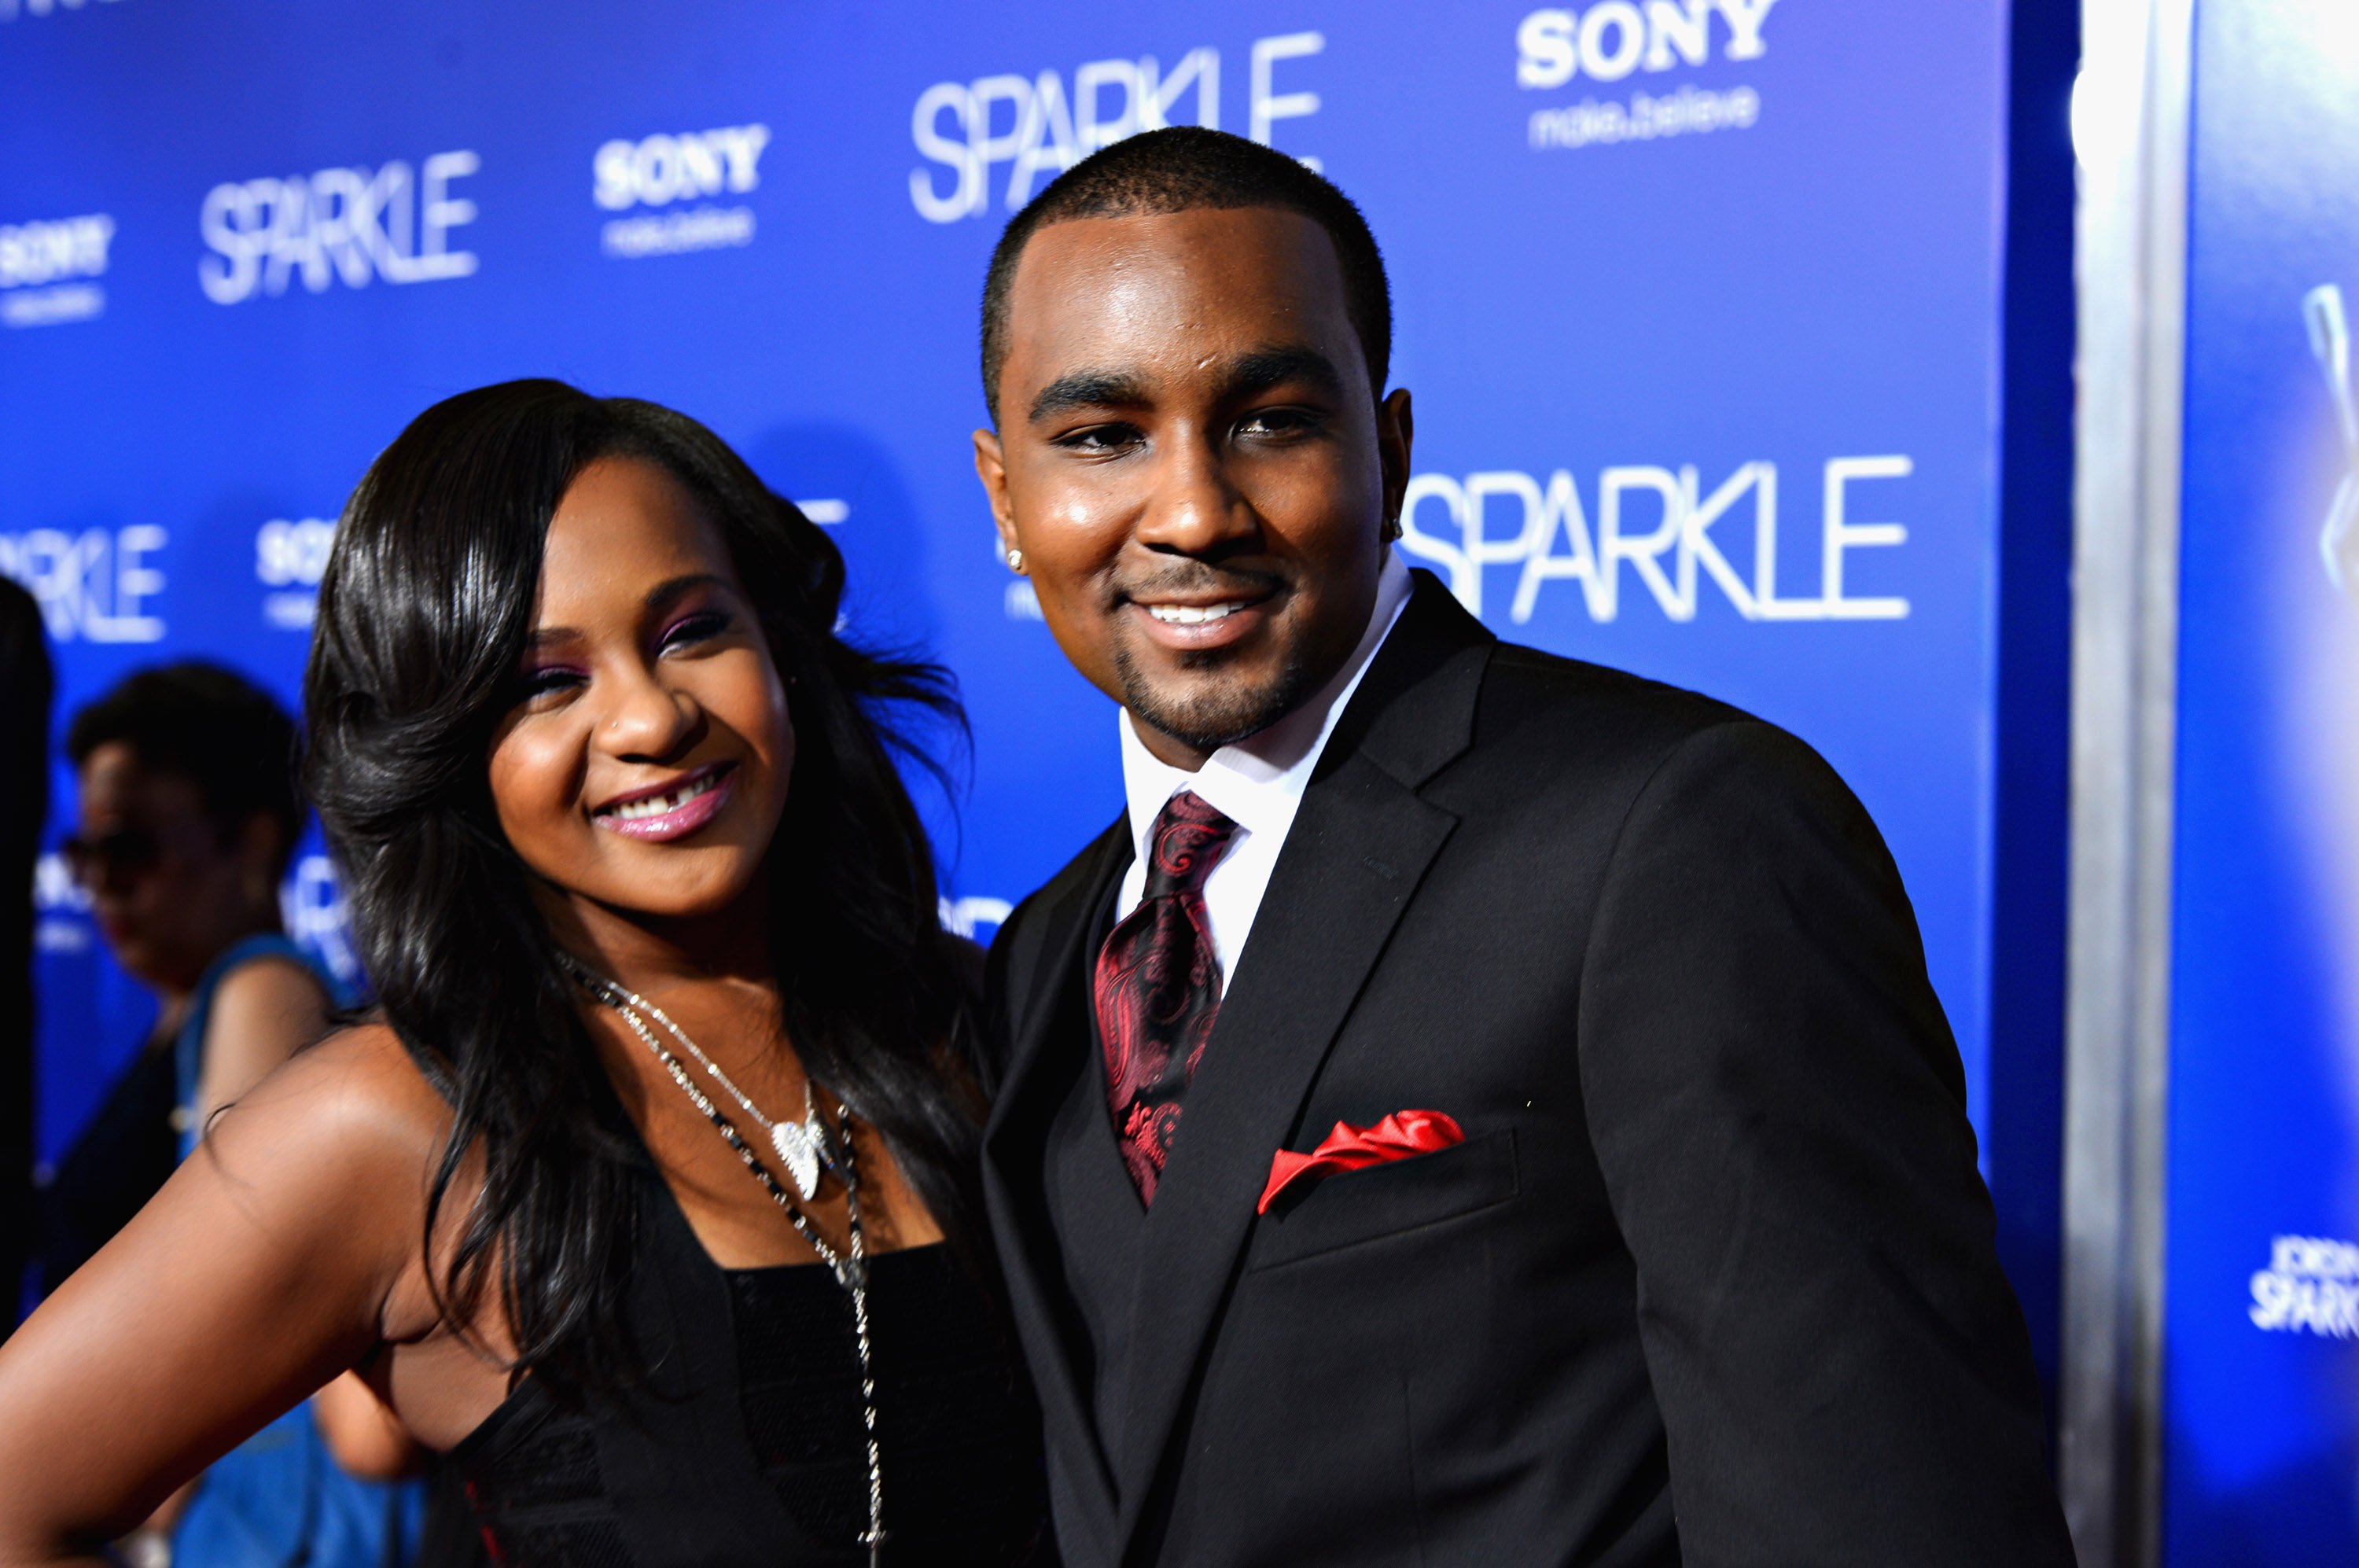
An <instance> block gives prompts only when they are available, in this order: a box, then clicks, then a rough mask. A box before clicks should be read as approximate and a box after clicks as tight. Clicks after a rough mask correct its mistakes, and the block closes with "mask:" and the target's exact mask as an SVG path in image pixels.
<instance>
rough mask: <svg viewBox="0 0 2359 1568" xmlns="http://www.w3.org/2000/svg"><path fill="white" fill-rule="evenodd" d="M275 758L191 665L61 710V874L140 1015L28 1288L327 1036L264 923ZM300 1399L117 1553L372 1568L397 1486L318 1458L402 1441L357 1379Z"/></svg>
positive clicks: (278, 874)
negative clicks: (212, 1126) (80, 895)
mask: <svg viewBox="0 0 2359 1568" xmlns="http://www.w3.org/2000/svg"><path fill="white" fill-rule="evenodd" d="M295 752H296V745H295V726H294V723H293V721H292V720H290V719H289V718H288V716H287V714H286V713H285V712H284V711H283V710H282V709H281V708H280V707H279V706H278V704H277V702H275V701H274V700H273V699H272V698H271V697H270V696H269V694H268V693H266V692H265V691H262V690H260V689H259V688H258V687H256V686H255V685H254V684H253V683H252V682H251V681H247V680H246V679H245V677H243V676H241V675H238V674H236V673H234V672H233V671H231V670H225V669H223V668H221V667H219V666H216V665H212V664H205V663H201V662H193V661H192V662H188V663H180V664H171V665H164V666H159V667H157V668H154V669H149V670H140V671H137V672H136V673H135V674H133V675H131V676H129V677H127V678H126V679H125V680H124V681H122V682H121V683H120V684H118V685H117V686H115V687H114V689H113V690H112V691H108V692H107V693H106V694H105V695H104V696H103V697H101V698H100V699H99V700H98V701H96V702H92V703H91V704H90V705H89V706H88V707H85V708H83V709H82V711H81V712H80V713H76V714H75V715H74V718H73V722H72V724H71V727H70V728H69V730H68V732H67V735H66V755H67V757H68V758H69V759H70V760H71V762H72V764H73V767H74V771H75V778H76V784H77V789H78V792H79V796H80V808H81V824H80V826H79V827H77V828H76V829H75V831H74V833H73V834H72V835H71V837H69V838H68V839H67V840H66V842H65V846H64V848H65V856H66V861H67V864H68V866H70V867H71V870H72V872H73V875H74V877H75V878H76V880H77V881H79V882H80V883H81V885H82V887H83V888H84V889H86V890H87V892H88V893H89V895H90V898H91V909H92V916H93V918H94V919H95V920H96V921H97V924H98V928H99V931H100V933H101V934H102V935H103V937H104V938H105V940H106V943H107V946H108V947H109V949H111V950H112V951H113V953H114V957H115V960H116V962H117V963H119V964H122V966H123V968H124V969H125V971H126V972H127V973H128V974H129V975H131V977H132V978H133V979H134V980H136V981H137V982H138V983H139V984H140V985H142V986H144V987H146V988H147V990H148V991H149V992H151V993H152V994H153V995H154V996H155V998H156V1002H157V1015H156V1024H155V1027H154V1029H152V1030H151V1031H150V1032H149V1035H148V1038H147V1042H146V1043H145V1044H144V1045H143V1046H142V1047H141V1048H140V1050H139V1051H138V1053H137V1054H136V1056H135V1057H134V1058H133V1060H132V1062H131V1063H130V1065H129V1066H128V1067H127V1068H125V1070H124V1072H123V1073H122V1074H121V1076H119V1077H118V1078H117V1079H116V1081H115V1083H114V1088H113V1089H112V1090H111V1091H110V1092H109V1093H108V1094H107V1096H106V1099H105V1101H104V1103H103V1105H101V1107H100V1110H99V1112H98V1114H97V1116H95V1117H94V1118H93V1119H92V1122H91V1124H90V1126H89V1127H88V1128H87V1129H86V1130H85V1131H84V1132H83V1133H82V1137H81V1138H79V1139H77V1140H76V1142H75V1144H74V1145H73V1148H72V1149H71V1151H70V1152H69V1153H68V1154H67V1155H66V1156H65V1158H64V1159H63V1160H61V1161H60V1163H59V1165H58V1168H57V1171H56V1174H55V1176H54V1177H53V1178H52V1180H51V1181H50V1182H49V1186H48V1189H47V1191H46V1192H45V1193H44V1194H43V1203H42V1207H43V1225H42V1242H41V1274H42V1285H43V1289H44V1291H45V1293H46V1292H48V1291H53V1290H57V1289H58V1287H59V1286H60V1285H61V1284H63V1283H64V1281H65V1279H67V1277H68V1276H69V1275H71V1273H73V1271H74V1270H76V1269H80V1268H81V1267H82V1265H83V1264H84V1263H85V1262H87V1261H88V1260H89V1259H90V1258H91V1257H92V1255H93V1254H94V1253H96V1252H97V1251H98V1249H99V1248H100V1247H103V1246H104V1245H105V1244H106V1243H107V1242H108V1241H109V1240H111V1239H112V1238H113V1237H114V1234H115V1233H116V1232H117V1231H119V1230H120V1229H122V1228H123V1226H124V1225H125V1224H127V1223H128V1222H129V1221H130V1219H131V1217H132V1216H133V1215H134V1214H136V1213H137V1212H138V1211H139V1209H140V1208H141V1207H142V1206H144V1205H145V1204H146V1203H147V1201H148V1200H149V1199H150V1198H152V1197H153V1196H154V1195H155V1194H156V1192H157V1190H158V1188H160V1187H161V1186H162V1185H163V1183H164V1181H165V1179H166V1178H168V1176H169V1175H170V1174H171V1172H172V1170H173V1168H174V1166H175V1165H176V1164H177V1163H178V1162H179V1160H181V1159H183V1158H185V1157H187V1156H188V1155H189V1154H190V1153H191V1152H192V1151H194V1150H195V1149H197V1148H198V1147H199V1144H200V1142H201V1138H202V1136H203V1132H204V1129H205V1127H206V1126H207V1125H208V1123H209V1122H210V1121H211V1119H212V1116H214V1114H215V1113H216V1112H218V1111H220V1110H221V1109H223V1107H224V1106H227V1105H231V1104H233V1103H234V1102H235V1101H236V1100H237V1099H239V1098H240V1097H241V1096H242V1095H244V1094H245V1093H246V1092H247V1091H248V1090H249V1089H251V1088H253V1087H254V1085H255V1084H256V1083H259V1082H261V1080H262V1079H263V1078H265V1077H266V1076H267V1075H268V1074H269V1073H270V1072H271V1070H272V1069H274V1068H276V1067H277V1066H278V1065H279V1064H280V1063H282V1062H285V1061H286V1060H287V1059H288V1057H290V1056H292V1055H293V1054H294V1053H295V1052H296V1051H299V1050H300V1049H301V1048H302V1047H303V1046H305V1045H307V1044H309V1043H310V1042H311V1041H312V1040H317V1039H318V1038H319V1037H320V1036H321V1034H322V1033H324V1032H325V1031H326V1029H327V1026H328V1016H329V1013H330V1011H331V1009H332V1007H333V1006H334V1005H335V1003H336V1001H337V996H336V986H335V982H334V981H333V979H332V977H331V976H330V975H328V974H327V973H326V972H325V971H323V970H322V969H321V968H320V966H319V965H318V964H316V963H315V962H314V961H313V960H312V959H311V958H310V955H309V954H307V953H304V952H303V951H302V950H301V949H300V948H299V947H297V946H296V945H295V943H294V942H290V941H289V940H288V937H287V935H286V931H285V930H284V928H283V926H282V923H281V920H280V914H279V901H278V886H279V882H280V881H281V879H282V878H283V877H285V875H286V872H287V865H288V859H289V858H290V856H291V855H293V853H294V848H295V841H296V835H297V833H299V830H300V828H301V826H302V820H303V808H302V802H301V800H299V797H298V795H297V793H296V787H295ZM318 1402H319V1407H320V1408H319V1410H318V1420H317V1421H315V1420H314V1416H313V1412H312V1411H311V1410H308V1409H306V1408H305V1407H304V1406H303V1405H298V1406H297V1407H296V1408H295V1409H294V1410H292V1411H290V1412H289V1413H288V1415H287V1416H286V1417H284V1418H282V1419H280V1420H279V1421H276V1422H274V1423H272V1424H271V1425H270V1426H268V1427H266V1428H265V1429H264V1430H263V1431H262V1432H259V1433H257V1434H256V1435H255V1437H254V1438H253V1439H252V1440H251V1441H249V1442H248V1443H245V1445H244V1446H243V1447H241V1448H239V1449H238V1450H237V1451H236V1452H234V1453H233V1454H230V1455H228V1456H227V1458H225V1459H224V1460H223V1462H222V1463H221V1464H220V1465H216V1466H215V1467H214V1468H213V1469H212V1471H211V1472H209V1473H208V1474H207V1475H205V1476H204V1477H202V1478H201V1480H200V1481H198V1482H197V1483H195V1484H194V1485H193V1486H192V1487H191V1488H184V1489H183V1490H182V1491H180V1492H179V1493H176V1494H175V1495H174V1497H172V1498H171V1499H170V1500H169V1501H168V1502H167V1503H166V1504H165V1505H164V1507H163V1508H159V1509H158V1510H157V1512H156V1514H155V1515H154V1516H152V1517H151V1518H150V1519H149V1520H148V1522H147V1525H146V1526H145V1527H143V1529H142V1530H140V1531H138V1532H136V1535H135V1537H134V1538H133V1540H132V1541H131V1542H130V1550H129V1552H128V1553H127V1554H128V1555H130V1556H131V1557H133V1558H134V1559H135V1560H136V1561H138V1562H142V1563H155V1562H159V1561H169V1560H172V1559H177V1560H178V1561H179V1562H180V1563H184V1564H187V1565H189V1568H216V1565H221V1568H229V1565H235V1568H249V1565H251V1568H262V1565H264V1564H277V1563H298V1562H301V1563H309V1564H311V1565H312V1568H342V1565H344V1564H350V1565H352V1568H376V1565H377V1564H379V1563H382V1562H385V1561H388V1560H389V1559H388V1558H387V1556H386V1551H387V1547H388V1545H389V1544H397V1543H398V1542H399V1541H402V1540H405V1539H408V1537H409V1536H411V1535H413V1534H414V1531H415V1525H414V1522H412V1520H411V1519H410V1515H411V1514H412V1513H414V1510H415V1504H414V1501H413V1499H412V1498H411V1496H410V1493H411V1491H412V1488H409V1487H407V1486H386V1485H380V1484H376V1483H375V1482H373V1481H363V1480H360V1479H357V1478H355V1477H354V1476H353V1475H348V1474H346V1473H345V1469H344V1466H342V1465H339V1464H338V1463H337V1459H338V1457H339V1456H341V1457H342V1459H343V1460H344V1461H345V1463H346V1465H350V1466H351V1467H352V1468H354V1469H357V1470H360V1471H361V1472H362V1473H364V1474H365V1475H372V1476H379V1477H382V1476H386V1475H393V1474H397V1473H399V1472H400V1471H401V1470H402V1469H403V1468H405V1467H406V1466H407V1465H408V1461H409V1458H410V1454H409V1451H408V1443H407V1439H406V1437H405V1436H404V1435H403V1434H402V1432H400V1429H399V1428H398V1427H397V1426H394V1425H392V1424H391V1423H390V1421H389V1420H388V1418H387V1417H386V1412H385V1411H384V1410H383V1407H382V1406H381V1405H380V1404H379V1403H378V1401H377V1400H376V1399H375V1396H374V1395H372V1394H371V1393H370V1392H369V1390H368V1389H367V1388H366V1387H365V1386H364V1385H362V1384H360V1383H359V1382H358V1381H357V1380H347V1384H346V1386H343V1387H336V1388H331V1389H330V1390H327V1391H326V1392H325V1393H323V1395H322V1397H321V1399H320V1400H319V1401H318ZM332 1439H333V1440H335V1442H334V1443H333V1446H332V1443H331V1440H332Z"/></svg>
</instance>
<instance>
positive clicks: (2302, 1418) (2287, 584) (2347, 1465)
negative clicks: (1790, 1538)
mask: <svg viewBox="0 0 2359 1568" xmlns="http://www.w3.org/2000/svg"><path fill="white" fill-rule="evenodd" d="M2354 61H2359V13H2354V11H2353V10H2352V8H2351V7H2350V6H2349V5H2347V4H2343V3H2342V0H2202V3H2201V5H2199V6H2198V8H2197V12H2196V38H2195V101H2194V142H2193V148H2192V154H2193V156H2192V159H2191V164H2190V172H2191V188H2190V250H2189V256H2188V261H2189V270H2188V317H2187V392H2186V426H2185V432H2186V433H2185V478H2184V491H2183V518H2182V528H2183V539H2182V551H2183V553H2182V563H2181V605H2180V733H2179V763H2178V767H2179V817H2178V841H2177V849H2176V863H2177V877H2178V888H2177V901H2178V912H2177V918H2176V926H2175V930H2174V932H2173V939H2172V940H2173V943H2174V950H2175V960H2174V972H2173V992H2174V996H2173V1010H2172V1020H2171V1027H2172V1036H2173V1041H2172V1051H2171V1062H2170V1130H2169V1171H2170V1176H2169V1190H2168V1201H2169V1210H2168V1214H2169V1239H2168V1265H2167V1267H2168V1270H2169V1275H2168V1296H2167V1329H2168V1338H2167V1350H2166V1360H2165V1387H2164V1414H2165V1432H2164V1442H2165V1464H2166V1485H2165V1491H2164V1497H2165V1532H2164V1548H2165V1556H2166V1559H2167V1561H2168V1562H2169V1563H2171V1564H2174V1565H2180V1564H2185V1565H2190V1568H2191V1565H2197V1564H2202V1565H2209V1564H2213V1563H2233V1564H2237V1565H2239V1568H2243V1565H2247V1564H2249V1565H2254V1568H2262V1565H2267V1564H2277V1563H2286V1564H2293V1563H2301V1564H2310V1563H2347V1562H2351V1561H2354V1560H2359V1354H2354V1347H2353V1345H2352V1344H2351V1343H2350V1342H2351V1340H2352V1339H2353V1338H2354V1337H2359V1321H2354V1316H2353V1313H2354V1307H2359V1246H2354V1238H2359V552H2354V555H2353V556H2352V558H2351V560H2350V562H2349V564H2350V567H2351V569H2352V570H2350V571H2347V572H2345V586H2344V587H2343V589H2341V590H2339V591H2338V588H2337V586H2336V583H2335V582H2334V580H2333V579H2332V576H2331V575H2330V573H2329V572H2328V569H2327V562H2326V559H2325V555H2324V553H2323V552H2322V551H2321V534H2322V532H2323V531H2324V528H2325V525H2326V521H2327V518H2328V517H2329V514H2330V511H2331V510H2332V508H2333V507H2334V506H2335V504H2336V501H2337V493H2338V487H2339V486H2341V485H2343V483H2344V482H2345V480H2346V477H2347V476H2348V475H2350V474H2352V473H2353V472H2354V465H2355V464H2359V430H2351V431H2349V432H2347V433H2346V429H2345V427H2344V426H2343V423H2342V417H2341V416H2340V415H2339V414H2338V411H2337V406H2336V399H2335V395H2334V388H2335V387H2337V386H2340V387H2343V388H2345V389H2346V395H2347V388H2348V386H2349V380H2348V376H2347V373H2346V374H2345V375H2343V376H2339V377H2337V378H2334V379H2332V380H2331V379H2330V377H2329V376H2328V375H2327V374H2326V373H2325V367H2324V366H2323V365H2321V361H2320V360H2319V358H2318V357H2317V356H2316V355H2315V354H2313V352H2312V343H2311V338H2310V331H2309V326H2308V323H2307V321H2306V320H2305V298H2306V297H2307V296H2309V295H2310V294H2311V292H2312V291H2313V290H2315V289H2320V288H2321V286H2330V285H2331V286H2332V287H2334V288H2335V289H2339V290H2340V291H2341V295H2342V298H2343V301H2344V304H2343V315H2344V318H2345V321H2346V325H2350V324H2354V323H2359V67H2354ZM2354 496H2359V486H2354ZM2353 543H2354V545H2359V534H2354V536H2353Z"/></svg>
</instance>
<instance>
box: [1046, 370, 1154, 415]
mask: <svg viewBox="0 0 2359 1568" xmlns="http://www.w3.org/2000/svg"><path fill="white" fill-rule="evenodd" d="M1146 401H1147V381H1146V378H1145V377H1144V376H1138V375H1137V374H1136V373H1134V372H1132V371H1127V370H1069V371H1067V372H1066V373H1065V374H1064V375H1062V376H1059V377H1057V379H1056V380H1054V381H1051V382H1050V383H1049V385H1047V386H1046V387H1041V388H1040V395H1039V396H1038V397H1035V398H1033V399H1032V411H1031V416H1030V417H1031V419H1032V422H1033V423H1034V424H1036V425H1037V424H1038V423H1039V422H1040V421H1041V420H1043V419H1054V418H1055V417H1056V416H1057V415H1059V414H1068V413H1071V412H1072V411H1073V410H1074V409H1076V408H1136V407H1137V406H1138V405H1139V404H1141V403H1144V402H1146Z"/></svg>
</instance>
